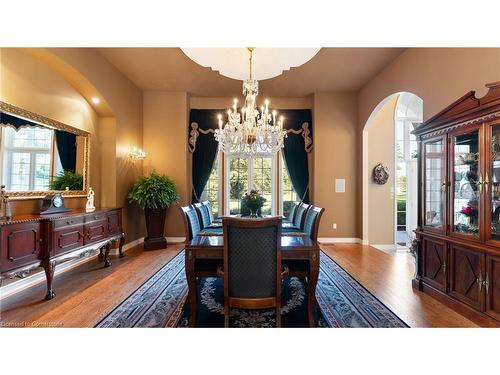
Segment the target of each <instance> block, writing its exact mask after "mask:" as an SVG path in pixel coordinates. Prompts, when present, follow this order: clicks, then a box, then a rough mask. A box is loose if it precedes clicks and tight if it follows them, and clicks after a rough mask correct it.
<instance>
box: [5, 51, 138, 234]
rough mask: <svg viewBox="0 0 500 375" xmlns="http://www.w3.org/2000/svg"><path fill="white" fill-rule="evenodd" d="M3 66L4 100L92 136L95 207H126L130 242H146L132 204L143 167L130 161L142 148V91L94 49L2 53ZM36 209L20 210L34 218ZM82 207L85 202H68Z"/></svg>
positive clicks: (30, 204)
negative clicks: (134, 186) (134, 148)
mask: <svg viewBox="0 0 500 375" xmlns="http://www.w3.org/2000/svg"><path fill="white" fill-rule="evenodd" d="M1 65H2V91H1V95H2V98H3V100H5V101H7V102H10V103H12V104H14V105H17V106H19V107H23V108H26V109H28V110H30V111H33V112H37V113H40V114H43V115H45V116H47V117H50V118H54V119H56V120H59V121H61V122H64V123H67V124H69V125H72V126H74V127H78V128H82V129H84V130H87V131H89V132H91V133H92V142H91V144H92V149H91V157H90V162H91V166H90V173H91V179H90V183H91V185H92V187H93V188H94V189H95V190H96V202H98V203H99V204H102V205H106V206H118V207H123V212H124V220H123V226H124V230H125V232H126V235H127V241H132V240H135V239H137V238H139V237H142V236H143V235H144V229H143V227H144V225H143V220H142V219H141V220H137V217H141V218H142V212H141V211H140V209H139V208H138V207H136V206H135V205H131V204H129V203H128V199H127V194H128V192H129V191H130V188H131V187H132V184H133V183H134V182H135V181H136V180H137V179H138V177H139V176H141V175H142V165H141V163H137V162H132V161H131V160H130V159H129V158H128V156H127V153H128V150H129V148H130V147H131V146H138V147H142V93H141V91H140V90H139V89H137V87H135V86H134V85H133V84H132V82H130V81H129V80H128V79H127V78H126V77H125V76H123V75H122V74H121V73H120V72H119V71H118V70H117V69H116V68H115V67H114V66H113V65H111V64H110V63H109V62H108V61H107V60H106V59H105V58H104V57H102V56H101V55H100V54H99V53H98V52H97V51H96V50H95V49H91V48H50V49H46V48H31V49H21V50H17V49H3V50H2V57H1ZM92 96H97V97H99V98H100V99H101V103H100V104H99V105H97V106H96V107H95V108H92V107H91V106H90V105H89V103H88V100H89V99H90V98H91V97H92ZM101 125H102V126H101ZM101 133H102V134H101ZM101 135H102V139H101ZM101 151H102V153H101ZM101 160H102V161H103V163H101ZM101 168H102V170H101ZM37 203H38V202H37V201H33V200H31V201H25V202H23V203H19V204H17V205H18V206H19V209H20V211H23V212H32V211H33V210H34V208H35V207H36V205H37ZM77 204H78V205H84V199H83V200H82V199H80V200H77V199H72V200H71V202H69V205H70V206H71V207H73V206H75V205H77Z"/></svg>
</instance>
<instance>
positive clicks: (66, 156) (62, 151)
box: [54, 130, 76, 173]
mask: <svg viewBox="0 0 500 375" xmlns="http://www.w3.org/2000/svg"><path fill="white" fill-rule="evenodd" d="M54 135H55V137H56V145H57V152H58V153H59V159H60V160H61V165H62V167H63V170H64V171H70V172H73V173H75V172H76V135H75V134H71V133H68V132H65V131H63V130H54Z"/></svg>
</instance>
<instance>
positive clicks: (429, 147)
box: [413, 82, 500, 326]
mask: <svg viewBox="0 0 500 375" xmlns="http://www.w3.org/2000/svg"><path fill="white" fill-rule="evenodd" d="M486 87H487V88H488V89H489V91H488V93H487V94H486V95H485V96H484V97H482V98H479V99H478V98H476V96H475V92H474V91H471V92H469V93H467V94H466V95H464V96H463V97H461V98H460V99H458V100H457V101H455V102H454V103H452V104H451V105H449V106H448V107H446V108H445V109H444V110H442V111H441V112H439V113H438V114H437V115H435V116H434V117H432V118H431V119H429V120H427V121H426V122H424V123H422V124H421V125H419V126H417V127H416V129H415V130H414V132H413V133H414V134H415V135H416V137H417V140H418V144H419V212H420V214H419V221H418V223H419V224H418V228H417V230H416V240H415V242H414V246H415V250H416V251H415V252H416V255H417V272H416V276H415V279H414V280H413V286H414V288H417V289H419V290H423V291H424V292H427V293H429V294H431V295H433V296H434V297H435V298H438V299H440V300H441V301H443V302H444V303H446V304H447V305H448V306H450V307H452V308H455V309H456V310H458V311H459V312H461V313H462V314H464V315H466V316H467V317H469V318H471V319H473V320H475V321H477V322H479V323H482V324H486V325H492V326H498V325H500V285H499V284H500V82H495V83H491V84H488V85H486Z"/></svg>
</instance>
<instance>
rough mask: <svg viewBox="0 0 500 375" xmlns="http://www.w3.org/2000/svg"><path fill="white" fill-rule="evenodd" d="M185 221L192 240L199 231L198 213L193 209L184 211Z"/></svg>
mask: <svg viewBox="0 0 500 375" xmlns="http://www.w3.org/2000/svg"><path fill="white" fill-rule="evenodd" d="M186 216H187V220H188V223H189V230H190V232H191V233H190V237H191V238H194V237H196V236H197V235H198V233H199V231H200V230H201V224H200V220H199V218H198V213H197V212H196V209H195V208H194V207H193V208H191V209H190V210H187V211H186Z"/></svg>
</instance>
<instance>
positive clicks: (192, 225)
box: [180, 205, 222, 277]
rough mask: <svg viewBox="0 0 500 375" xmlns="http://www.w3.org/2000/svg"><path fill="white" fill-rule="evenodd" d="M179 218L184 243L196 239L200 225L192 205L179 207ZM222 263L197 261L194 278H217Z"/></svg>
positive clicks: (211, 260) (208, 260)
mask: <svg viewBox="0 0 500 375" xmlns="http://www.w3.org/2000/svg"><path fill="white" fill-rule="evenodd" d="M180 212H181V216H182V218H183V221H184V232H185V234H186V243H188V242H189V241H191V240H192V239H193V238H194V237H196V236H197V235H198V234H199V233H200V231H201V224H200V219H199V216H198V213H197V212H196V208H195V207H194V205H189V206H183V207H180ZM221 265H222V263H221V262H220V261H218V260H214V259H197V260H196V263H195V274H196V277H219V273H218V272H217V271H218V269H220V267H221Z"/></svg>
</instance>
